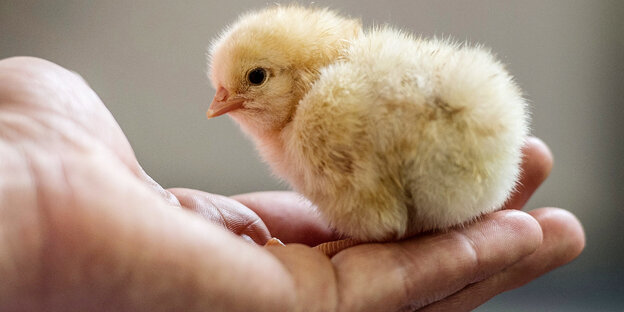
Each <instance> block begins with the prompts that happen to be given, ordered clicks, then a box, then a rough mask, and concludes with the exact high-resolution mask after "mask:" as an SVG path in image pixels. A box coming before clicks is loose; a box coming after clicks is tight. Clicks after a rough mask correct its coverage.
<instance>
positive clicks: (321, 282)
mask: <svg viewBox="0 0 624 312" xmlns="http://www.w3.org/2000/svg"><path fill="white" fill-rule="evenodd" d="M529 150H533V149H529ZM528 154H530V153H528ZM539 155H541V154H540V153H538V156H532V157H529V160H530V161H528V162H527V163H533V160H537V161H536V162H537V163H538V164H539V163H541V162H544V163H546V164H548V163H549V159H550V158H549V157H548V155H547V154H543V155H541V156H539ZM544 155H546V157H544ZM0 159H1V160H2V162H0V177H2V179H1V180H0V194H1V196H0V276H2V279H0V310H10V311H13V310H15V311H19V310H24V311H31V310H47V311H56V310H60V311H68V310H89V311H98V310H115V311H122V310H129V311H144V310H145V311H169V310H184V311H194V310H206V309H209V310H214V311H219V310H227V311H250V310H254V311H290V310H306V311H313V310H329V311H332V310H334V311H367V310H368V311H376V310H380V309H382V310H387V311H392V310H400V309H417V308H420V307H425V306H426V305H427V304H430V303H433V304H432V305H429V306H427V307H425V309H427V308H430V309H437V308H443V309H447V308H448V309H456V310H465V309H470V308H471V307H474V306H476V305H478V304H480V303H481V302H483V301H485V300H487V299H488V298H489V297H491V296H493V295H495V294H497V293H499V292H501V291H504V290H506V289H509V288H512V287H515V286H518V285H520V284H522V283H525V282H527V281H529V280H531V279H533V278H535V277H537V276H539V275H541V274H543V273H545V272H547V271H548V270H550V269H552V268H554V267H556V266H559V265H561V264H563V263H565V262H567V261H570V260H571V259H573V258H574V257H576V255H578V253H579V252H580V251H581V249H582V247H583V244H584V237H583V232H582V228H581V226H580V224H579V223H578V221H577V220H576V219H575V218H574V217H573V216H572V215H570V214H569V213H567V212H565V211H562V210H558V209H554V208H547V209H541V210H536V211H533V212H531V214H530V215H529V214H525V213H522V212H518V211H510V210H504V211H500V212H496V213H493V214H490V215H488V216H486V217H484V218H483V219H482V220H480V221H479V222H477V223H474V224H472V225H470V226H467V227H465V228H463V229H456V230H453V231H449V232H447V233H444V234H430V235H423V236H420V237H416V238H413V239H409V240H405V241H402V242H398V243H388V244H365V245H360V246H356V247H353V248H349V249H347V250H344V251H343V252H341V253H339V254H338V255H336V256H335V257H334V258H332V259H329V258H327V257H325V256H324V255H322V254H320V253H319V252H317V251H315V250H314V249H312V248H309V247H307V246H305V245H298V244H292V245H287V246H285V247H279V248H275V247H271V248H266V249H265V248H260V247H258V246H256V245H254V244H249V243H247V242H245V240H243V239H240V238H239V237H237V236H235V235H232V233H231V232H230V231H227V230H224V229H223V226H225V227H226V228H227V229H229V230H231V231H234V232H235V233H237V234H240V235H241V236H243V237H249V238H251V239H252V240H254V241H255V242H256V243H259V244H263V243H264V242H265V241H266V239H267V238H268V237H269V233H270V235H273V236H278V237H280V238H282V239H283V240H284V241H286V242H304V243H308V244H315V243H318V242H323V241H327V240H331V239H334V238H335V237H333V234H332V232H331V231H330V230H329V229H327V227H326V226H325V225H324V224H322V222H319V221H318V220H316V219H315V218H314V217H313V214H312V213H311V212H310V209H309V205H308V204H306V203H305V201H302V200H300V199H297V200H294V201H293V199H294V198H296V197H295V196H294V195H292V193H280V194H279V195H275V196H273V195H271V194H269V195H267V194H251V195H244V196H239V197H235V198H236V199H237V200H240V201H242V202H244V203H246V204H247V205H249V206H250V207H251V208H253V209H254V210H255V212H254V211H251V210H249V209H248V208H247V207H245V206H243V205H240V204H239V203H238V202H236V201H234V200H231V199H228V198H226V197H219V196H217V195H210V194H206V193H203V192H199V191H192V190H184V189H174V190H171V192H168V191H165V190H163V189H162V188H161V187H160V186H158V184H156V183H155V182H154V181H152V180H151V179H150V178H149V177H148V176H147V175H146V174H145V173H144V172H143V171H142V170H141V168H140V166H139V165H138V163H137V161H136V159H135V157H134V155H133V153H132V150H131V148H130V146H129V144H128V142H127V140H126V139H125V137H124V136H123V133H122V132H121V130H120V129H119V127H118V126H117V125H116V123H115V122H114V120H113V118H112V117H111V115H110V113H108V111H107V110H106V109H105V108H104V106H103V105H102V103H101V102H100V100H99V99H98V98H97V96H96V95H95V93H93V91H92V90H91V89H90V88H88V86H87V85H86V84H85V83H84V82H83V81H82V80H81V79H80V78H79V77H77V76H76V75H74V74H72V73H70V72H68V71H66V70H64V69H62V68H60V67H58V66H56V65H54V64H51V63H49V62H45V61H41V60H37V59H32V58H16V59H9V60H4V61H1V62H0ZM528 168H529V169H527V168H525V171H526V172H527V173H530V172H533V171H532V170H533V169H530V168H538V169H535V172H536V173H537V174H535V175H533V174H529V175H528V176H531V177H539V176H540V174H541V175H543V176H544V177H545V176H546V175H547V171H548V170H547V169H549V168H546V167H540V166H537V167H533V165H529V167H528ZM540 168H541V169H540ZM545 168H546V169H545ZM525 179H526V178H525ZM537 180H539V179H537ZM539 183H541V180H539V182H537V184H536V185H535V188H536V187H537V185H539ZM525 187H526V189H525V190H524V192H523V193H521V195H517V196H516V197H515V198H514V200H513V201H512V204H510V207H514V208H516V207H520V206H522V204H523V203H524V201H525V200H526V198H528V197H527V196H525V195H526V194H527V193H528V194H530V193H531V192H532V190H534V188H532V187H533V186H530V184H529V183H528V184H525ZM172 193H173V194H174V195H177V198H176V197H175V196H172ZM267 196H272V197H271V198H269V199H267ZM278 203H279V204H278ZM180 204H182V206H185V207H186V208H189V209H179V208H178V207H179V206H180ZM269 204H276V205H275V207H274V208H275V209H274V210H270V209H268V208H269ZM289 207H290V208H291V210H290V211H292V212H290V217H294V219H292V218H291V219H287V218H286V217H284V216H285V215H286V214H285V213H286V211H288V210H286V208H289ZM189 210H193V211H189ZM200 215H201V216H203V217H201V216H200ZM206 218H207V219H209V220H215V219H219V218H222V219H220V220H222V221H223V222H220V224H217V225H215V223H214V222H207V221H206ZM289 223H290V224H289ZM220 225H222V226H220Z"/></svg>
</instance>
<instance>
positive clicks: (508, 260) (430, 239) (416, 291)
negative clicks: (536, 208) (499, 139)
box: [331, 210, 542, 311]
mask: <svg viewBox="0 0 624 312" xmlns="http://www.w3.org/2000/svg"><path fill="white" fill-rule="evenodd" d="M541 241H542V232H541V228H540V226H539V224H538V223H537V221H535V219H533V218H532V217H531V216H529V215H528V214H525V213H523V212H519V211H513V210H504V211H499V212H495V213H492V214H489V215H487V216H485V217H484V218H483V220H481V221H479V222H476V223H473V224H471V225H469V226H467V227H465V228H462V229H456V230H451V231H449V232H446V233H442V234H434V235H429V236H423V237H420V238H416V239H411V240H407V241H403V242H398V243H391V244H365V245H359V246H356V247H353V248H350V249H347V250H344V251H343V252H341V253H339V254H338V255H336V256H335V257H334V258H332V260H331V261H332V263H333V264H334V266H335V268H336V278H337V283H338V288H339V289H342V291H341V297H340V300H339V302H340V303H341V305H342V306H341V307H340V308H339V309H338V310H339V311H381V310H384V311H395V310H398V309H401V308H405V307H409V308H412V309H414V308H419V307H423V306H425V305H427V304H429V303H431V302H435V301H438V300H440V299H442V298H445V297H446V296H449V295H451V294H453V293H455V292H457V291H458V290H460V289H462V288H463V287H465V286H466V285H468V284H471V283H474V282H477V281H480V280H483V279H485V278H487V277H488V276H490V275H492V274H495V273H497V272H499V271H501V270H503V269H505V268H506V267H508V266H510V265H512V264H513V263H516V262H517V261H519V260H520V259H522V258H524V257H525V256H527V255H529V254H531V253H532V252H534V251H535V250H536V249H537V248H538V247H539V245H540V244H541ZM373 285H374V287H373Z"/></svg>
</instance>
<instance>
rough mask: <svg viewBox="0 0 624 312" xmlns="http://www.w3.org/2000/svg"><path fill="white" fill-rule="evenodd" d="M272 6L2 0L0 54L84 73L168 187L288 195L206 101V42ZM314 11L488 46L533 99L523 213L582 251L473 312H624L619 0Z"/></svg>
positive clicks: (348, 3) (359, 4)
mask: <svg viewBox="0 0 624 312" xmlns="http://www.w3.org/2000/svg"><path fill="white" fill-rule="evenodd" d="M273 2H274V1H271V2H269V3H266V2H262V1H165V0H159V1H156V0H151V1H147V0H145V1H139V0H132V1H130V0H126V1H120V0H112V1H111V0H109V1H79V0H76V1H36V0H35V1H32V0H17V1H8V0H0V58H5V57H9V56H15V55H31V56H38V57H42V58H45V59H48V60H51V61H53V62H56V63H58V64H60V65H62V66H64V67H67V68H69V69H71V70H74V71H76V72H78V73H80V74H81V75H82V76H83V77H84V78H85V79H86V80H87V81H88V82H89V83H90V85H91V86H92V87H93V89H95V91H96V92H97V93H98V94H99V95H100V97H101V98H102V100H103V101H104V103H105V104H106V105H107V106H108V108H109V109H110V110H111V112H112V113H113V115H114V116H115V118H116V119H117V121H118V122H119V124H120V125H121V127H122V129H123V130H124V132H125V133H126V135H127V136H128V139H129V140H130V142H131V144H132V146H133V147H134V151H135V153H136V155H137V157H138V159H139V161H140V163H141V164H142V165H143V167H144V168H145V170H146V171H147V172H148V173H149V174H150V175H151V176H152V177H153V178H154V179H155V180H156V181H158V182H160V183H161V184H162V185H163V186H165V187H173V186H181V187H189V188H197V189H201V190H206V191H209V192H213V193H220V194H226V195H232V194H236V193H243V192H250V191H258V190H274V189H286V185H284V184H282V183H280V182H279V181H277V180H276V179H274V178H273V177H271V174H270V172H269V170H268V168H267V167H266V166H265V165H264V164H263V163H262V162H261V160H260V159H259V158H258V156H257V154H256V152H255V151H254V149H253V146H252V145H251V144H250V142H249V141H247V140H246V138H245V137H244V136H243V135H242V134H241V132H240V131H239V129H237V126H236V125H234V124H233V122H232V121H231V120H229V119H228V118H227V117H221V118H217V119H214V120H210V121H208V120H206V118H205V111H206V109H207V107H208V105H209V103H210V101H211V99H212V96H213V94H214V90H212V88H211V87H210V85H209V83H208V80H207V78H206V74H205V72H206V64H205V63H206V61H205V59H206V57H205V51H206V47H207V46H208V44H209V42H210V41H211V39H212V38H214V37H215V36H216V35H217V34H218V33H219V32H220V30H221V29H222V28H223V27H224V26H225V25H227V24H229V23H231V22H232V21H233V20H234V19H235V18H236V17H237V16H238V15H239V14H240V13H241V12H244V11H248V10H252V9H255V8H261V7H264V6H266V5H271V4H272V3H273ZM277 2H281V1H277ZM283 3H287V2H283ZM300 3H304V4H307V3H309V2H306V1H300ZM314 5H316V6H329V7H331V8H335V9H338V10H340V11H342V12H343V13H346V14H348V15H351V16H353V17H359V18H361V19H362V21H363V22H364V25H368V26H370V25H375V24H386V23H387V24H391V25H395V26H397V27H400V28H402V29H405V30H408V31H411V32H414V33H418V34H423V35H425V36H432V35H438V36H452V37H453V38H455V39H457V40H461V41H464V40H466V41H470V42H478V43H482V44H484V45H486V46H489V47H491V48H492V50H493V51H495V52H496V53H497V54H498V56H499V58H500V59H502V61H503V62H504V63H506V64H507V65H508V68H509V70H510V71H511V73H512V74H513V75H514V76H515V77H516V78H517V81H518V83H519V84H520V85H521V87H522V88H523V90H524V91H525V93H526V97H527V98H528V99H529V100H530V102H531V109H532V115H533V121H532V131H533V134H534V135H536V136H539V137H541V138H542V139H543V140H544V141H546V142H547V143H548V144H549V145H550V147H551V149H552V151H553V153H554V155H555V167H554V169H553V171H552V175H551V177H550V178H549V180H548V181H547V182H546V183H545V184H544V185H543V187H542V188H541V189H540V190H539V191H538V192H537V193H536V194H535V196H534V198H533V199H532V200H531V202H530V203H529V204H528V206H527V209H532V208H536V207H543V206H558V207H564V208H566V209H569V210H571V211H572V212H573V213H575V214H576V215H577V216H578V217H579V219H580V220H581V222H582V223H583V224H584V226H585V229H586V234H587V247H586V249H585V251H584V253H583V254H582V255H581V256H580V257H579V258H578V259H577V260H575V261H574V262H572V263H571V264H569V265H567V266H565V267H563V268H560V269H558V270H555V271H553V272H551V273H550V274H548V275H546V276H544V277H542V278H540V279H538V280H536V281H534V282H532V283H530V284H528V285H527V286H525V287H522V288H520V289H517V290H514V291H511V292H507V293H505V294H502V295H500V296H498V297H496V298H494V299H493V300H492V301H490V302H489V303H487V304H485V305H484V306H482V307H480V308H479V309H478V311H624V232H623V230H622V228H623V226H624V208H623V206H622V202H624V166H623V164H622V163H623V161H624V158H623V157H624V156H622V155H624V126H623V123H624V100H622V99H624V22H623V21H624V1H618V0H614V1H589V0H588V1H573V0H557V1H541V0H530V1H526V0H525V1H500V0H488V1H462V0H456V1H407V0H405V1H392V2H386V3H382V1H378V0H377V1H356V0H343V1H315V2H314Z"/></svg>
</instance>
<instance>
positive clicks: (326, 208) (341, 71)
mask: <svg viewBox="0 0 624 312" xmlns="http://www.w3.org/2000/svg"><path fill="white" fill-rule="evenodd" d="M210 62H211V65H210V69H211V71H210V77H211V80H212V83H213V86H214V88H215V89H216V90H217V92H216V95H215V98H214V100H213V102H212V104H211V106H210V109H209V110H208V113H207V114H208V117H215V116H219V115H222V114H226V113H228V114H229V115H230V116H231V117H232V118H233V119H234V120H235V121H236V122H237V123H238V124H239V125H240V126H241V128H242V129H243V131H244V132H245V133H247V134H248V135H249V136H250V137H251V138H252V139H253V141H254V142H255V144H256V146H257V148H258V150H259V152H260V154H261V155H262V157H263V158H264V159H265V160H266V161H267V162H268V163H269V164H270V165H271V167H272V169H273V170H274V171H275V173H276V174H277V175H279V176H280V177H282V178H284V179H285V180H287V181H289V182H290V183H291V185H292V186H293V187H294V188H295V189H296V190H297V191H299V192H301V193H302V194H303V195H304V196H306V197H307V198H309V199H310V200H311V201H312V202H313V203H314V204H316V205H317V206H318V210H319V211H320V213H321V214H322V216H324V217H325V218H326V219H327V220H328V221H329V222H330V224H331V225H332V226H333V227H335V229H336V230H338V231H339V232H341V233H343V234H345V235H347V236H349V237H352V238H355V239H357V240H373V241H381V240H388V239H399V238H402V237H404V236H406V235H411V234H415V233H418V232H423V231H428V230H436V229H444V228H448V227H451V226H454V225H458V224H462V223H465V222H468V221H470V220H473V219H475V218H476V217H478V216H479V215H481V214H484V213H487V212H491V211H493V210H496V209H497V208H499V207H500V206H501V205H502V204H503V202H504V201H505V200H506V199H507V198H508V196H509V194H510V192H511V191H512V190H513V188H514V185H515V183H516V182H515V181H516V180H517V177H518V175H519V164H520V161H521V146H522V145H523V142H524V140H525V137H526V135H527V131H528V130H527V123H528V116H527V112H526V104H525V101H524V100H523V98H522V96H521V92H520V90H519V88H518V87H517V86H516V84H515V83H514V82H513V79H512V77H511V76H510V75H509V74H508V73H507V72H506V71H505V69H504V67H503V65H501V64H500V63H499V62H498V61H497V60H495V59H494V57H493V56H492V55H491V54H490V53H489V52H488V51H486V50H484V49H482V48H479V47H470V46H465V45H457V44H453V43H450V42H447V41H444V40H435V39H434V40H425V39H421V38H414V37H412V36H410V35H409V34H406V33H404V32H401V31H398V30H394V29H391V28H383V29H377V28H373V29H370V30H368V31H363V30H362V27H361V25H360V23H359V21H357V20H353V19H349V18H345V17H342V16H339V15H337V14H336V13H334V12H332V11H330V10H326V9H310V8H303V7H298V6H287V7H284V6H277V7H272V8H268V9H265V10H262V11H259V12H253V13H249V14H246V15H243V16H241V17H240V18H239V19H238V21H237V22H235V23H234V24H233V25H232V26H231V27H229V28H228V29H227V30H225V32H223V34H222V35H221V36H220V37H219V38H218V39H217V40H216V41H215V42H214V43H213V45H212V48H211V50H210Z"/></svg>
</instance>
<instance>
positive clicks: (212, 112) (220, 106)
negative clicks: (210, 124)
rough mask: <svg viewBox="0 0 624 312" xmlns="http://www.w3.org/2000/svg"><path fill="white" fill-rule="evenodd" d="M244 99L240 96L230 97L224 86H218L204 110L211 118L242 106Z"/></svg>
mask: <svg viewBox="0 0 624 312" xmlns="http://www.w3.org/2000/svg"><path fill="white" fill-rule="evenodd" d="M243 102H244V100H243V99H241V98H230V93H229V92H228V90H227V89H226V88H224V87H219V89H218V90H217V93H216V94H215V96H214V99H213V100H212V104H210V107H209V108H208V111H207V112H206V116H207V117H208V118H213V117H217V116H221V115H223V114H227V113H229V112H231V111H233V110H236V109H239V108H241V107H243Z"/></svg>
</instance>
